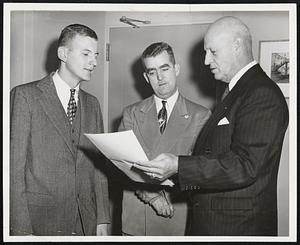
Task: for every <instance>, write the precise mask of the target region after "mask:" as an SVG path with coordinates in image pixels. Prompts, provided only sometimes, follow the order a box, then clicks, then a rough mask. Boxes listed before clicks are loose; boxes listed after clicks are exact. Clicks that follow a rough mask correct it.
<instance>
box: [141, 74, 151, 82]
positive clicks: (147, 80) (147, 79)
mask: <svg viewBox="0 0 300 245" xmlns="http://www.w3.org/2000/svg"><path fill="white" fill-rule="evenodd" d="M143 75H144V78H145V80H146V82H147V83H150V81H149V78H148V75H147V73H146V72H144V73H143Z"/></svg>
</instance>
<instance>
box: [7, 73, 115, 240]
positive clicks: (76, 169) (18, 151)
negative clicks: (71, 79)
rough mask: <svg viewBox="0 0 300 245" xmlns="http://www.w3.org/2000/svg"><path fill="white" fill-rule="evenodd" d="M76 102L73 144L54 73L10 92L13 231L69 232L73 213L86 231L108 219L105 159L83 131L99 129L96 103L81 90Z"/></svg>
mask: <svg viewBox="0 0 300 245" xmlns="http://www.w3.org/2000/svg"><path fill="white" fill-rule="evenodd" d="M79 101H80V115H81V117H80V119H79V120H80V128H79V129H78V130H79V132H78V135H79V139H78V145H75V146H74V144H75V143H76V142H74V141H73V139H72V137H71V134H72V132H71V129H70V125H69V122H68V119H67V116H66V113H65V111H64V109H63V107H62V105H61V102H60V100H59V98H58V95H57V93H56V89H55V86H54V83H53V80H52V75H50V76H47V77H45V78H43V79H42V80H40V81H35V82H31V83H28V84H23V85H20V86H17V87H15V88H14V89H13V90H12V91H11V106H10V111H11V117H10V233H11V235H25V234H33V235H71V232H72V231H73V229H74V225H75V219H76V217H77V214H78V213H77V212H80V217H81V219H82V226H83V230H84V233H85V235H95V234H96V225H97V224H101V223H109V222H110V217H109V202H108V189H107V179H106V176H105V174H104V169H103V163H104V160H103V159H102V158H101V157H99V156H100V154H99V152H98V151H97V150H96V149H95V147H94V146H93V145H92V143H91V142H89V140H88V139H87V138H86V137H85V136H84V135H83V134H84V133H101V132H103V125H102V115H101V111H100V106H99V103H98V101H97V99H96V98H95V97H94V96H92V95H90V94H88V93H86V92H85V91H83V90H80V91H79Z"/></svg>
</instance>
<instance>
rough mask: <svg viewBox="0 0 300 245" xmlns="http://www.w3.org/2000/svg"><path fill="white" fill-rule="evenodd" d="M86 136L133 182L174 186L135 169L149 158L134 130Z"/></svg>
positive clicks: (169, 182) (167, 181)
mask: <svg viewBox="0 0 300 245" xmlns="http://www.w3.org/2000/svg"><path fill="white" fill-rule="evenodd" d="M85 135H86V136H87V137H88V139H89V140H90V141H91V142H92V143H93V144H94V145H95V146H96V147H97V148H98V149H99V150H100V151H101V152H102V153H103V154H104V155H105V156H106V157H107V158H108V159H109V160H111V162H112V163H114V164H115V166H117V167H118V168H119V169H120V170H122V171H123V172H124V173H125V174H126V175H127V176H128V177H129V178H130V179H132V180H133V181H136V182H144V183H145V182H146V183H152V184H161V185H170V186H173V185H174V183H173V182H172V181H170V180H166V181H164V182H161V181H158V180H155V179H152V178H150V177H149V176H148V175H147V174H145V173H144V172H143V171H141V170H139V169H137V168H135V167H134V166H135V165H136V163H137V162H147V161H148V158H147V156H146V154H145V152H144V150H143V148H142V147H141V145H140V143H139V142H138V140H137V138H136V136H135V135H134V133H133V131H132V130H128V131H123V132H115V133H107V134H85ZM133 163H134V166H133ZM137 166H138V165H137Z"/></svg>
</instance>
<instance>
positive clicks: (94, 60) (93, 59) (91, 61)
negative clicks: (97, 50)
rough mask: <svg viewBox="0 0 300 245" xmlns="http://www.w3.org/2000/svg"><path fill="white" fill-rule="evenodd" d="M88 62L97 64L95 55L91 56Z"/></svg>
mask: <svg viewBox="0 0 300 245" xmlns="http://www.w3.org/2000/svg"><path fill="white" fill-rule="evenodd" d="M90 64H91V65H93V66H97V59H96V57H91V59H90Z"/></svg>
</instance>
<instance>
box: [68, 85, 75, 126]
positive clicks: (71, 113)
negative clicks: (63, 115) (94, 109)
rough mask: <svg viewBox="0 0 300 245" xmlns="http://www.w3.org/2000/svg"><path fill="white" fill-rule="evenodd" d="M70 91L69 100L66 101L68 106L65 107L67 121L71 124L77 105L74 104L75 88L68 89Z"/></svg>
mask: <svg viewBox="0 0 300 245" xmlns="http://www.w3.org/2000/svg"><path fill="white" fill-rule="evenodd" d="M70 92H71V96H70V100H69V103H68V108H67V117H68V119H69V123H70V124H72V122H73V120H74V118H75V114H76V110H77V105H76V101H75V97H74V95H75V89H74V88H73V89H70Z"/></svg>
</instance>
